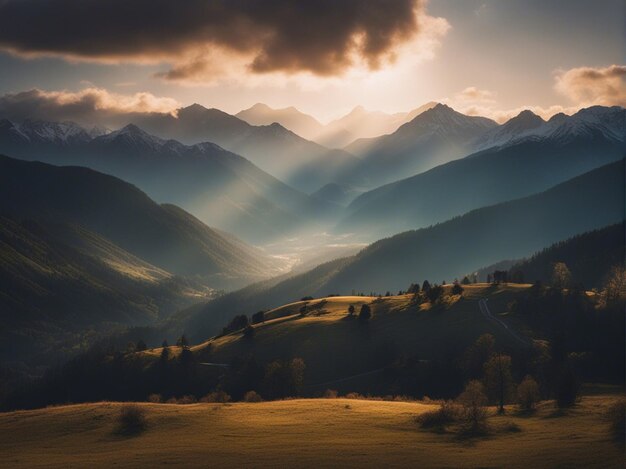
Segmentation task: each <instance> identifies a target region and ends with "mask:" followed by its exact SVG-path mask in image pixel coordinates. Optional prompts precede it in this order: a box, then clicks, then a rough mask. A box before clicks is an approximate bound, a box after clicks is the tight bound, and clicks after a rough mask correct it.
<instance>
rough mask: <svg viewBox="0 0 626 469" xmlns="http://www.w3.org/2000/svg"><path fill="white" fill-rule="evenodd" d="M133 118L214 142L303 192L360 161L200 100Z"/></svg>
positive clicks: (154, 129) (150, 127) (163, 132)
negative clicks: (184, 105)
mask: <svg viewBox="0 0 626 469" xmlns="http://www.w3.org/2000/svg"><path fill="white" fill-rule="evenodd" d="M130 122H133V123H135V124H137V125H138V126H139V127H141V128H143V129H144V130H146V131H147V132H150V133H152V134H155V135H159V136H160V137H162V138H167V139H176V140H179V141H181V142H183V143H186V144H196V143H201V142H207V141H208V142H213V143H216V144H217V145H219V146H221V147H223V148H225V149H227V150H230V151H232V152H234V153H237V154H239V155H242V156H244V157H245V158H247V159H248V160H250V161H251V162H252V163H254V164H255V165H256V166H258V167H259V168H261V169H262V170H264V171H267V172H268V173H270V174H272V175H273V176H275V177H277V178H279V179H281V180H283V181H284V182H285V183H287V184H289V185H292V186H294V187H296V188H298V189H299V190H302V191H304V192H312V191H314V190H316V189H319V188H320V187H321V186H323V185H324V184H326V183H328V182H329V181H333V180H334V178H335V175H336V174H337V173H339V172H346V173H348V174H349V172H348V171H347V169H348V168H350V167H351V165H354V164H356V162H357V159H356V158H355V157H354V156H353V155H351V154H349V153H347V152H345V151H342V150H330V149H328V148H326V147H324V146H322V145H319V144H317V143H315V142H311V141H309V140H306V139H304V138H302V137H300V136H299V135H297V134H295V133H294V132H292V131H290V130H287V129H286V128H285V127H283V126H282V125H280V124H279V123H276V122H273V123H271V124H268V125H261V126H254V125H250V124H248V123H247V122H245V121H243V120H241V119H239V118H237V117H235V116H233V115H230V114H227V113H225V112H223V111H220V110H219V109H207V108H205V107H203V106H200V105H199V104H193V105H191V106H188V107H185V108H181V109H179V110H178V111H177V112H176V114H175V115H172V114H140V115H137V116H134V117H132V119H131V120H130Z"/></svg>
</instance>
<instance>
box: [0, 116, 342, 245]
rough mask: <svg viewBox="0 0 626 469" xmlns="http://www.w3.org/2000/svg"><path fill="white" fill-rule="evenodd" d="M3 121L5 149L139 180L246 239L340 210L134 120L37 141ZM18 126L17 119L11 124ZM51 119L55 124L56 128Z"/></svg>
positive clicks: (235, 158) (211, 148)
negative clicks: (81, 137)
mask: <svg viewBox="0 0 626 469" xmlns="http://www.w3.org/2000/svg"><path fill="white" fill-rule="evenodd" d="M7 122H8V121H5V125H4V126H1V125H0V150H5V151H7V152H9V151H10V152H11V155H15V156H18V157H21V158H24V159H40V158H41V157H42V156H45V160H46V161H47V162H52V163H56V164H78V165H81V166H88V167H91V168H93V169H96V170H99V171H104V172H107V173H110V174H114V175H116V176H118V177H121V178H122V179H124V180H127V181H129V182H132V183H134V184H137V185H138V186H139V187H141V188H142V189H143V190H145V191H146V192H147V193H148V194H149V195H150V196H151V197H153V198H155V199H157V200H163V201H165V200H166V201H169V202H173V203H176V204H178V205H181V206H182V207H184V208H185V209H187V210H189V211H191V212H193V213H194V214H196V215H197V216H198V217H199V218H201V219H202V220H203V221H205V222H207V223H210V224H211V225H214V226H217V227H219V228H221V229H224V230H226V231H232V232H234V233H236V234H237V235H240V236H245V237H246V240H248V241H252V242H261V241H266V240H268V239H273V238H275V237H279V236H284V235H285V234H286V233H288V232H292V231H294V230H297V229H299V228H300V227H301V225H303V224H307V223H310V221H311V219H310V218H307V217H304V216H303V215H302V214H304V213H306V214H314V215H316V216H319V217H320V218H322V216H324V215H328V214H329V213H328V211H329V210H332V207H330V206H329V205H328V204H324V203H323V202H322V201H320V200H316V199H312V198H310V197H308V196H306V195H305V194H302V193H300V192H298V191H296V190H294V189H292V188H291V187H289V186H287V185H285V184H284V183H282V182H280V181H278V180H277V179H275V178H273V177H272V176H270V175H269V174H267V173H265V172H263V171H261V170H260V169H259V168H257V167H256V166H254V165H253V164H252V163H250V162H249V161H247V160H246V159H245V158H242V157H241V156H239V155H236V154H234V153H231V152H228V151H226V150H224V149H222V148H220V147H218V146H217V145H214V144H211V143H202V144H196V145H191V146H189V145H183V144H181V143H179V142H177V141H174V140H163V139H161V138H159V137H155V136H153V135H150V134H148V133H147V132H145V131H143V130H142V129H140V128H139V127H137V126H135V125H128V126H126V127H124V128H122V129H120V130H118V131H115V132H111V133H109V134H106V135H102V136H99V137H96V138H93V139H90V140H87V141H80V142H77V143H74V144H71V143H66V144H63V145H59V144H57V143H56V139H50V140H48V141H47V142H46V143H45V144H44V143H42V144H33V142H32V140H31V139H29V138H27V137H24V136H22V132H23V129H24V127H25V125H24V124H20V125H16V124H11V123H7ZM9 124H10V125H9ZM53 125H54V124H53V123H50V126H53Z"/></svg>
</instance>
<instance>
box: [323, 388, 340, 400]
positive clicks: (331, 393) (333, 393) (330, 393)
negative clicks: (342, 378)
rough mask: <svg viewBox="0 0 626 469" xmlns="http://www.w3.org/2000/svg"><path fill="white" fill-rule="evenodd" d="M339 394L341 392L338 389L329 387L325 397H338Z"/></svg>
mask: <svg viewBox="0 0 626 469" xmlns="http://www.w3.org/2000/svg"><path fill="white" fill-rule="evenodd" d="M338 395H339V393H338V392H337V391H336V390H334V389H327V390H326V391H325V392H324V397H325V398H326V399H337V396H338Z"/></svg>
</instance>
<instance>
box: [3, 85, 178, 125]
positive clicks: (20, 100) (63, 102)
mask: <svg viewBox="0 0 626 469" xmlns="http://www.w3.org/2000/svg"><path fill="white" fill-rule="evenodd" d="M178 107H180V104H179V103H178V102H177V101H176V100H174V99H171V98H162V97H157V96H154V95H153V94H151V93H146V92H143V93H135V94H132V95H123V94H117V93H111V92H109V91H107V90H104V89H101V88H86V89H84V90H82V91H79V92H69V91H43V90H39V89H33V90H30V91H23V92H20V93H15V94H5V95H3V96H0V116H1V117H5V118H8V119H11V120H15V121H21V120H24V119H29V118H30V119H42V120H49V121H65V120H71V121H75V122H78V123H83V124H89V125H92V124H99V125H106V124H107V123H109V122H111V120H112V119H113V120H114V119H115V118H116V117H119V116H125V115H132V114H137V113H148V112H161V113H173V112H175V110H176V109H177V108H178Z"/></svg>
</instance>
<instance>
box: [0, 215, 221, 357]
mask: <svg viewBox="0 0 626 469" xmlns="http://www.w3.org/2000/svg"><path fill="white" fill-rule="evenodd" d="M0 285H1V286H0V358H1V361H2V362H4V363H7V362H9V361H14V360H18V361H26V362H28V363H30V364H33V363H35V364H37V365H39V366H41V365H43V364H51V363H53V362H54V360H57V359H60V358H62V357H65V356H67V355H68V354H71V353H72V351H74V352H75V351H76V349H77V348H78V347H79V346H80V344H81V343H86V342H91V341H93V340H94V339H95V338H97V337H98V336H99V335H100V334H105V333H106V332H108V331H112V330H115V329H116V328H119V327H122V326H129V325H130V326H132V325H149V324H154V323H155V322H156V321H158V320H160V319H164V318H166V317H168V316H169V315H170V314H172V313H173V312H175V311H176V310H178V309H180V308H183V307H186V306H189V305H190V304H192V303H194V302H197V301H199V300H201V299H203V298H204V297H205V294H206V293H209V292H205V291H203V289H202V288H201V287H200V286H199V284H198V285H197V284H195V282H188V281H186V280H184V279H182V278H178V277H175V276H172V275H171V274H170V273H168V272H166V271H164V270H162V269H159V268H157V267H155V266H153V265H150V264H148V263H147V262H145V261H143V260H141V259H139V258H137V257H136V256H133V255H132V254H130V253H128V252H126V251H124V250H122V249H120V248H119V247H118V246H116V245H114V244H113V243H111V242H110V241H108V240H107V239H105V238H103V237H101V236H99V235H97V234H95V233H93V232H90V231H88V230H86V229H84V228H82V227H80V226H78V225H73V224H67V223H56V222H42V221H38V222H35V221H32V220H30V219H26V220H23V221H19V220H18V219H14V218H9V217H7V216H0Z"/></svg>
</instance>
